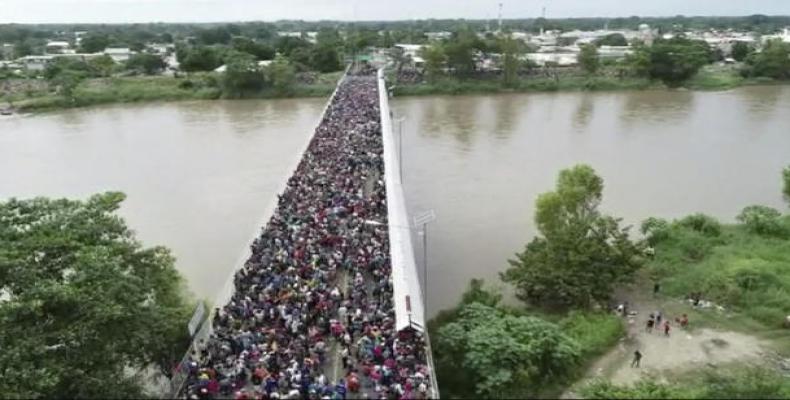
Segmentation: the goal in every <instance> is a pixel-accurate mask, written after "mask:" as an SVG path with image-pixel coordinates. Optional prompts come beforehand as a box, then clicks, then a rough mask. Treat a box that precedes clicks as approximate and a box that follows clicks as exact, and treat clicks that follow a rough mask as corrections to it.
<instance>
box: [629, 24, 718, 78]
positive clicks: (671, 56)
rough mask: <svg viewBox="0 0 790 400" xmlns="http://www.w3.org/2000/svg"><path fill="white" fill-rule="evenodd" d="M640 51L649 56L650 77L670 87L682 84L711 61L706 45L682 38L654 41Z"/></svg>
mask: <svg viewBox="0 0 790 400" xmlns="http://www.w3.org/2000/svg"><path fill="white" fill-rule="evenodd" d="M641 51H648V53H649V55H650V64H649V65H650V66H649V69H648V72H649V75H650V77H651V78H652V79H658V80H661V81H663V82H664V83H665V84H667V85H668V86H672V87H674V86H679V85H681V84H683V82H685V81H686V80H688V79H689V78H691V77H692V76H694V74H696V73H697V71H699V69H700V68H702V66H703V65H705V64H708V63H709V62H710V61H711V52H710V48H709V47H708V45H707V43H705V42H701V41H694V40H689V39H686V38H684V37H682V36H678V37H675V38H672V39H668V40H664V39H659V40H656V41H655V42H654V43H653V45H652V46H650V47H643V48H641Z"/></svg>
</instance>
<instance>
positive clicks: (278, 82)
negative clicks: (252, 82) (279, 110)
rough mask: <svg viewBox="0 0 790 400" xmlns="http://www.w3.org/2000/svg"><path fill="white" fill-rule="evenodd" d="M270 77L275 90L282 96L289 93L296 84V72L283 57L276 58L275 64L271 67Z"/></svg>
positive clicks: (269, 69)
mask: <svg viewBox="0 0 790 400" xmlns="http://www.w3.org/2000/svg"><path fill="white" fill-rule="evenodd" d="M268 76H269V81H271V82H272V86H273V87H274V90H275V91H276V92H278V93H281V94H285V93H289V92H290V91H291V90H292V89H293V86H294V84H295V83H296V71H295V70H294V67H293V66H292V65H291V63H290V62H288V59H287V58H285V57H283V56H282V55H278V56H277V57H275V59H274V62H273V63H272V64H271V65H269V68H268Z"/></svg>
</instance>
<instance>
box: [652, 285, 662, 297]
mask: <svg viewBox="0 0 790 400" xmlns="http://www.w3.org/2000/svg"><path fill="white" fill-rule="evenodd" d="M659 290H661V284H660V283H658V282H656V283H654V284H653V296H656V295H658V291H659Z"/></svg>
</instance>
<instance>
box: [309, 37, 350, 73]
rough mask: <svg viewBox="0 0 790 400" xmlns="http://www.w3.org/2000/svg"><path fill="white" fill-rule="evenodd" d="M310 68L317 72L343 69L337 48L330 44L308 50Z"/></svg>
mask: <svg viewBox="0 0 790 400" xmlns="http://www.w3.org/2000/svg"><path fill="white" fill-rule="evenodd" d="M310 66H311V67H312V68H313V69H314V70H316V71H319V72H334V71H339V70H341V69H343V65H342V64H341V63H340V55H339V54H337V48H336V47H334V46H332V45H330V44H319V45H316V46H313V48H312V49H311V50H310Z"/></svg>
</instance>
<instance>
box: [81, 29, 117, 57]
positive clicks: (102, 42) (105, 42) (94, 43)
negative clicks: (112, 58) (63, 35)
mask: <svg viewBox="0 0 790 400" xmlns="http://www.w3.org/2000/svg"><path fill="white" fill-rule="evenodd" d="M109 45H110V37H109V36H107V35H105V34H102V33H90V34H87V35H85V36H83V37H82V39H80V52H81V53H100V52H102V51H104V49H106V48H107V46H109Z"/></svg>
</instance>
